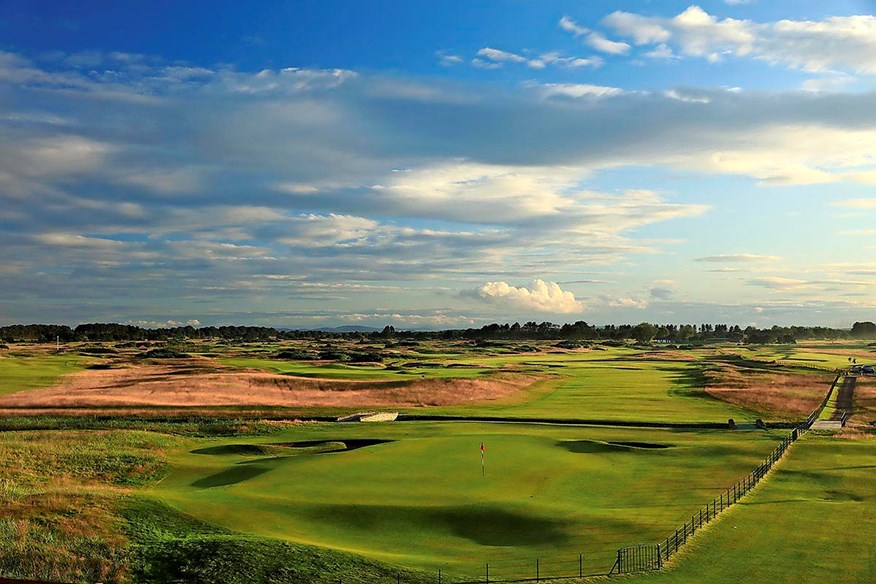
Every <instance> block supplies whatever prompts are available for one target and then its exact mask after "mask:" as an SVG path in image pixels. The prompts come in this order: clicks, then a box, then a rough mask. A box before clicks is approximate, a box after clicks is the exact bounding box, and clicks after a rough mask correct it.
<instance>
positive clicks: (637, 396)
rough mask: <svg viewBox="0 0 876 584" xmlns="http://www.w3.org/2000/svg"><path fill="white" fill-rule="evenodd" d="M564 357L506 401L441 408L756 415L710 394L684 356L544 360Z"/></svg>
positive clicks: (558, 415) (550, 414)
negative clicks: (550, 376) (545, 378)
mask: <svg viewBox="0 0 876 584" xmlns="http://www.w3.org/2000/svg"><path fill="white" fill-rule="evenodd" d="M528 362H529V363H532V364H533V365H541V366H544V365H545V364H548V363H553V364H557V363H562V364H563V367H562V368H557V369H554V370H552V372H555V373H556V374H557V375H559V376H560V377H558V378H555V379H552V380H549V381H545V382H542V383H540V384H538V385H536V386H535V387H533V388H532V390H530V391H529V392H528V393H527V394H525V395H522V396H515V397H513V398H511V399H510V400H507V401H505V402H494V403H489V404H478V405H475V406H459V407H453V408H444V411H446V412H448V413H459V414H464V413H466V412H472V411H474V410H477V411H478V412H480V413H482V414H491V415H496V416H508V417H518V418H525V417H528V418H547V419H579V420H614V421H624V422H670V423H678V422H691V423H696V422H712V423H726V422H727V420H728V419H729V418H734V419H735V420H737V421H743V420H750V421H753V420H754V419H755V418H757V417H758V415H757V414H756V413H755V412H752V411H748V410H745V409H743V408H740V407H737V406H734V405H732V404H729V403H726V402H723V401H721V400H718V399H715V398H713V397H711V396H709V395H708V394H707V393H706V392H705V391H704V389H703V379H702V375H701V372H700V367H701V365H700V364H699V363H696V362H685V361H681V362H679V361H647V360H636V361H629V360H626V359H623V358H618V359H609V360H599V361H596V360H583V359H582V360H574V359H567V360H563V361H558V360H556V359H555V358H549V359H546V360H544V361H542V360H540V359H538V358H533V357H530V359H529V361H528Z"/></svg>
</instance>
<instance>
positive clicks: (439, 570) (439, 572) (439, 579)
mask: <svg viewBox="0 0 876 584" xmlns="http://www.w3.org/2000/svg"><path fill="white" fill-rule="evenodd" d="M438 584H441V568H438Z"/></svg>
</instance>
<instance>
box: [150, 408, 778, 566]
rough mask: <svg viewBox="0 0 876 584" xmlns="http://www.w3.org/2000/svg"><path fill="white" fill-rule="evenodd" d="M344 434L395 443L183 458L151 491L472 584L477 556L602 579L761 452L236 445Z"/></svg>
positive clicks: (699, 442)
mask: <svg viewBox="0 0 876 584" xmlns="http://www.w3.org/2000/svg"><path fill="white" fill-rule="evenodd" d="M353 437H368V438H382V439H389V440H395V442H391V443H387V444H381V445H378V446H371V447H368V448H363V449H359V450H355V451H350V452H338V453H329V454H301V455H297V456H289V457H286V458H270V457H266V456H264V455H262V456H261V457H259V456H254V455H246V454H241V453H240V452H241V450H240V449H237V450H236V453H235V452H229V453H226V454H222V455H210V454H193V453H191V452H190V451H191V450H193V449H191V448H188V449H181V450H178V451H177V452H175V453H173V454H172V460H173V462H174V464H175V467H176V468H175V471H174V472H173V473H172V474H171V475H170V476H169V477H167V478H166V479H164V480H163V481H162V482H161V483H159V485H158V486H157V488H155V489H154V490H153V494H154V496H156V497H158V498H160V499H162V500H164V501H166V502H167V503H169V504H171V505H172V506H174V507H176V508H178V509H181V510H184V511H185V512H186V513H190V514H192V515H193V516H196V517H198V518H200V519H203V520H205V521H208V522H210V523H213V524H217V525H223V526H225V527H227V528H229V529H233V530H236V531H241V532H245V533H252V534H258V535H264V536H270V537H276V538H280V539H287V540H290V541H300V542H305V543H308V544H313V545H322V546H327V547H333V548H337V549H342V550H345V551H349V552H353V553H358V554H362V555H364V556H366V557H371V558H374V559H376V560H380V561H384V562H389V563H392V564H398V565H404V566H411V567H415V568H423V569H430V570H435V569H437V568H439V567H443V568H444V569H445V571H451V572H456V573H463V574H472V575H475V574H476V573H477V572H478V570H479V566H481V565H482V562H483V561H485V560H486V561H490V563H491V566H492V569H493V571H494V573H495V574H498V573H500V572H501V571H502V570H506V571H507V572H508V573H519V570H520V568H518V567H515V563H519V559H520V558H526V560H527V562H528V561H529V560H530V559H532V560H533V561H534V558H536V557H541V558H542V559H543V560H544V561H545V562H546V564H545V566H546V567H545V570H549V568H548V567H547V566H548V565H549V560H551V559H553V560H559V559H562V560H564V561H573V560H574V561H575V562H577V557H578V553H582V552H583V553H585V557H586V563H587V565H586V569H587V570H594V571H607V570H608V568H609V567H610V565H611V559H612V556H613V554H614V550H615V549H616V548H617V547H618V546H620V545H625V544H629V543H636V542H638V541H649V540H651V539H656V538H658V537H664V536H665V532H668V530H669V529H671V528H673V527H674V526H675V524H676V523H678V522H680V521H681V520H682V519H683V518H684V517H685V516H686V515H687V513H689V512H690V511H691V510H692V509H695V508H697V507H698V506H699V505H701V504H702V503H703V502H704V501H706V500H709V499H711V498H712V497H713V496H714V495H715V493H718V492H720V491H721V490H722V489H723V488H726V487H727V486H728V485H730V484H732V483H733V482H735V480H736V479H738V477H739V476H741V475H743V474H745V473H746V472H748V470H750V468H751V467H753V466H754V465H755V464H756V463H757V462H759V461H760V459H761V458H762V457H763V456H764V454H765V453H766V452H767V451H768V450H770V449H771V448H772V447H773V446H774V441H775V437H774V436H772V435H767V434H761V433H745V434H743V433H738V434H733V433H727V432H682V431H668V430H625V429H595V428H563V427H551V426H539V427H533V426H525V425H514V424H501V425H495V424H473V423H468V424H467V423H458V424H423V423H418V424H387V425H356V426H353V425H351V426H343V427H338V426H336V425H325V424H321V425H308V426H304V427H301V428H299V429H295V430H289V431H285V432H283V433H282V434H278V435H276V436H272V437H270V438H259V439H256V440H248V441H244V442H246V443H266V442H289V441H301V440H319V439H323V440H328V439H334V440H338V439H343V438H353ZM481 441H483V442H485V443H486V445H487V464H488V467H487V477H485V478H484V477H481V475H480V464H479V451H478V446H479V444H480V442H481ZM606 441H638V442H641V441H650V442H655V443H662V444H670V445H672V446H673V447H672V448H667V449H662V450H644V449H639V450H634V449H629V448H624V447H616V446H610V445H606V444H604V443H603V442H606ZM240 443H242V442H241V440H239V439H235V440H228V439H225V440H211V441H205V442H203V446H202V447H205V446H221V445H223V444H240ZM272 453H273V452H272ZM293 454H294V453H293ZM304 477H306V480H305V479H304ZM681 485H684V489H683V490H680V489H679V487H680V486H681ZM527 565H528V564H527ZM543 573H544V574H547V573H549V572H548V571H543Z"/></svg>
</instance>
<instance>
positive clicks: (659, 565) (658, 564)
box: [657, 543, 663, 570]
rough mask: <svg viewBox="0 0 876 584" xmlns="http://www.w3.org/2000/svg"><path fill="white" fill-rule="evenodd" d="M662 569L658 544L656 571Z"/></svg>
mask: <svg viewBox="0 0 876 584" xmlns="http://www.w3.org/2000/svg"><path fill="white" fill-rule="evenodd" d="M661 568H663V556H662V555H661V553H660V544H659V543H658V544H657V569H658V570H659V569H661Z"/></svg>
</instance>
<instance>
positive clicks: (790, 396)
mask: <svg viewBox="0 0 876 584" xmlns="http://www.w3.org/2000/svg"><path fill="white" fill-rule="evenodd" d="M704 377H705V390H706V393H708V394H709V395H710V396H712V397H715V398H717V399H720V400H724V401H727V402H729V403H732V404H735V405H737V406H740V407H743V408H746V409H748V410H752V411H756V412H759V413H761V414H763V416H764V417H768V418H769V419H778V420H800V419H803V418H805V417H806V416H808V415H809V414H810V413H811V412H812V411H814V410H815V409H816V408H817V407H818V406H819V405H820V404H821V401H822V400H823V399H824V395H825V393H826V392H827V390H828V388H829V387H830V384H831V382H832V381H833V379H834V376H833V375H831V374H823V375H822V374H812V373H792V372H787V371H776V370H770V369H767V368H757V367H748V366H745V364H744V363H743V364H734V363H715V364H712V365H711V366H709V367H706V368H705V369H704Z"/></svg>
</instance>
